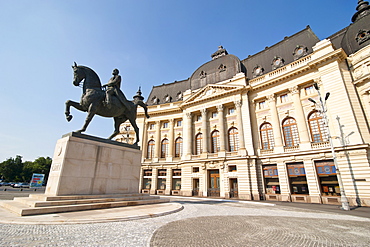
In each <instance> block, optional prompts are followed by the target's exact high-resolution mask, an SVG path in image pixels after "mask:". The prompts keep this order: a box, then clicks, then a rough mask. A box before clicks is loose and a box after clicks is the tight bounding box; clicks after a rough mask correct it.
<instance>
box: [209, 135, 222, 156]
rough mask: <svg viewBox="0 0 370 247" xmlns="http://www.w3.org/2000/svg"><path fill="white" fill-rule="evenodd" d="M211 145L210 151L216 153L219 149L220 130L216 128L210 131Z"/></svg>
mask: <svg viewBox="0 0 370 247" xmlns="http://www.w3.org/2000/svg"><path fill="white" fill-rule="evenodd" d="M211 139H212V143H211V144H212V145H211V152H212V153H217V152H218V151H220V132H219V131H218V130H214V131H213V132H212V133H211Z"/></svg>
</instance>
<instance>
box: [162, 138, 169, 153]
mask: <svg viewBox="0 0 370 247" xmlns="http://www.w3.org/2000/svg"><path fill="white" fill-rule="evenodd" d="M168 144H169V143H168V139H167V138H165V139H163V140H162V142H161V158H166V157H167V154H168Z"/></svg>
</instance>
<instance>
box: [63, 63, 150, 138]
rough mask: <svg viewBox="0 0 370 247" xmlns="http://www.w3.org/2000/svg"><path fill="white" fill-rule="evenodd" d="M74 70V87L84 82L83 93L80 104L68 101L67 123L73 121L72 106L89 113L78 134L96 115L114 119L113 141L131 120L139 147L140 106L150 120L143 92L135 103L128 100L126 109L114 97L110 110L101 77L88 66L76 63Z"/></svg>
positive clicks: (135, 98)
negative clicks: (137, 115) (137, 119)
mask: <svg viewBox="0 0 370 247" xmlns="http://www.w3.org/2000/svg"><path fill="white" fill-rule="evenodd" d="M72 68H73V75H74V78H73V85H75V86H79V85H80V83H81V82H82V80H84V81H83V82H82V83H83V86H82V92H83V93H82V96H81V102H80V103H78V102H75V101H72V100H67V102H66V111H65V114H66V118H67V121H68V122H69V121H71V120H72V115H71V114H70V108H71V106H73V107H74V108H76V109H77V110H80V111H83V112H87V117H86V120H85V124H84V125H83V127H82V129H80V130H77V131H76V132H78V133H82V132H84V131H86V129H87V126H88V125H89V123H90V122H91V120H92V119H93V117H94V116H95V114H97V115H99V116H102V117H113V118H114V132H113V134H112V135H111V136H110V137H109V138H108V139H112V138H113V137H114V136H116V135H117V134H119V127H120V125H121V124H122V123H124V122H126V120H129V121H130V123H131V125H132V127H133V128H134V130H135V133H136V142H135V143H134V145H137V143H138V142H139V128H138V127H137V125H136V122H135V120H136V111H137V106H138V105H140V106H142V107H143V108H144V110H145V115H146V117H147V118H149V115H148V112H147V106H146V104H145V103H144V102H143V101H142V100H143V99H144V98H143V97H142V96H141V95H140V94H141V92H140V91H139V92H140V94H139V95H137V96H135V97H134V100H133V101H129V100H127V102H126V103H127V104H126V105H129V106H130V107H129V108H127V107H125V106H124V104H122V103H121V101H120V100H119V99H118V98H117V97H116V96H114V97H112V106H111V107H110V108H108V107H107V106H106V104H105V103H104V102H105V91H104V90H103V89H102V85H101V83H100V79H99V76H98V75H97V74H96V73H95V71H93V70H92V69H90V68H88V67H86V66H81V65H79V66H77V64H76V62H75V63H74V65H73V66H72Z"/></svg>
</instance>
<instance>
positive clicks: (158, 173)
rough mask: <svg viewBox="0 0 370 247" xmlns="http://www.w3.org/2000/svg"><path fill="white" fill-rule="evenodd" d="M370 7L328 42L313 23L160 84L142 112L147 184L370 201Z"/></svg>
mask: <svg viewBox="0 0 370 247" xmlns="http://www.w3.org/2000/svg"><path fill="white" fill-rule="evenodd" d="M369 12H370V6H369V4H368V2H366V1H358V6H357V12H356V13H355V14H354V16H353V18H352V22H353V23H352V24H351V25H350V26H348V27H346V28H344V29H343V30H340V31H339V32H337V33H335V34H333V35H331V36H330V37H328V38H327V39H324V40H319V39H318V38H317V37H316V35H315V34H314V33H313V32H312V30H311V29H310V27H309V26H308V27H306V28H305V29H303V30H301V31H300V32H298V33H296V34H294V35H292V36H290V37H286V38H285V39H284V40H282V41H281V42H279V43H277V44H275V45H273V46H271V47H266V49H265V50H263V51H261V52H259V53H257V54H255V55H252V56H249V57H247V58H245V59H243V60H240V59H239V58H238V57H236V56H234V55H231V54H228V52H227V51H226V49H224V48H223V47H219V49H218V50H217V51H216V52H215V53H214V54H212V60H211V61H209V62H207V63H205V64H203V65H202V66H200V67H199V68H198V69H197V70H196V71H195V72H194V73H193V74H192V75H191V76H190V77H189V78H188V79H186V80H183V81H176V82H174V83H169V84H163V85H161V86H155V87H153V89H152V91H151V93H150V95H149V98H148V101H147V104H148V108H149V114H150V116H151V118H149V119H146V118H145V117H144V113H143V112H142V111H139V112H138V119H137V123H138V125H139V128H140V130H141V138H142V139H141V143H140V145H141V147H142V153H143V157H142V174H141V191H142V192H143V193H150V194H159V195H161V194H163V195H183V196H200V197H210V196H211V197H221V198H239V199H246V200H277V201H293V202H307V203H324V204H340V203H341V197H340V195H341V193H342V195H344V194H345V197H346V198H347V199H348V201H349V203H350V205H362V206H370V166H369V160H370V149H369V143H370V133H369V124H370V123H369V120H370V95H369V93H370V15H369ZM122 134H123V136H121V137H120V138H121V140H122V141H124V140H129V139H130V138H129V136H130V134H129V135H127V134H128V133H127V131H125V128H122ZM125 136H126V138H125ZM339 172H340V173H339ZM338 175H340V176H338ZM340 185H342V187H340ZM341 189H342V190H341Z"/></svg>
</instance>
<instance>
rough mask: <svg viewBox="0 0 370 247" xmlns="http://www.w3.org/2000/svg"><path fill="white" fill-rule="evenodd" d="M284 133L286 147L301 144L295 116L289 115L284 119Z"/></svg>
mask: <svg viewBox="0 0 370 247" xmlns="http://www.w3.org/2000/svg"><path fill="white" fill-rule="evenodd" d="M283 133H284V139H285V146H286V147H294V146H298V144H299V135H298V128H297V123H296V121H295V119H294V118H292V117H289V118H286V119H285V120H284V121H283Z"/></svg>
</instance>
